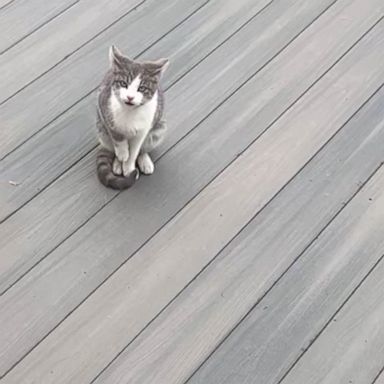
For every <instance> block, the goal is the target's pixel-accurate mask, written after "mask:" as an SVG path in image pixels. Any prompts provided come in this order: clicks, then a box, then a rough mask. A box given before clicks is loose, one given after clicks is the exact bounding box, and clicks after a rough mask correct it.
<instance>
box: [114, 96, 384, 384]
mask: <svg viewBox="0 0 384 384" xmlns="http://www.w3.org/2000/svg"><path fill="white" fill-rule="evenodd" d="M383 101H384V90H383V89H382V90H381V91H380V92H379V94H378V95H376V96H375V97H374V98H373V99H372V100H371V101H370V102H369V103H368V105H367V106H366V107H365V108H364V109H363V110H362V111H361V112H360V113H359V114H358V115H357V116H356V117H355V118H354V119H353V120H352V121H351V122H350V123H349V124H348V125H347V126H346V127H345V128H344V130H343V131H342V132H341V134H339V135H338V136H337V137H336V138H335V139H334V140H333V143H331V144H330V145H329V146H328V148H326V149H325V150H324V151H323V153H322V154H320V156H318V159H314V160H313V161H312V162H311V163H310V165H309V166H308V169H307V170H304V171H303V172H302V174H301V175H299V176H298V177H297V178H296V179H295V180H294V181H293V182H292V185H289V186H288V187H287V188H286V189H285V190H284V191H283V192H282V193H281V194H280V195H279V196H278V197H277V198H276V199H275V201H273V202H272V204H271V206H269V207H268V208H267V209H266V210H265V211H264V212H263V213H262V214H261V215H260V217H258V218H257V219H256V220H255V221H254V223H252V224H251V225H250V226H249V227H250V228H249V229H246V230H245V231H244V233H242V234H241V235H240V239H242V240H241V245H240V240H239V241H238V242H237V245H236V247H235V246H233V247H232V249H231V252H232V253H234V252H235V251H236V250H239V251H238V252H237V253H234V254H233V257H235V258H236V260H238V261H234V260H233V259H232V263H233V264H236V263H238V262H239V260H241V263H243V261H244V260H249V262H250V264H247V268H246V267H244V268H243V271H247V272H244V274H243V275H238V276H237V277H236V278H235V279H234V280H233V281H244V280H245V278H246V277H247V276H248V278H249V277H251V276H254V277H255V279H256V277H257V276H259V275H260V273H261V272H260V270H261V271H262V272H264V276H268V277H264V276H263V275H262V274H261V275H260V276H261V277H262V279H270V276H271V274H272V275H273V274H275V272H274V269H275V268H277V267H276V266H278V265H279V264H281V263H283V264H284V263H287V262H289V261H292V260H294V259H295V257H296V256H297V255H300V254H301V252H302V251H303V250H304V249H305V247H304V246H303V245H304V243H302V242H303V241H305V238H307V237H308V233H311V236H312V237H315V236H316V235H317V233H318V232H319V230H320V227H319V225H318V221H319V220H320V222H322V223H323V224H324V223H326V221H327V219H329V218H330V217H331V216H332V215H334V213H335V210H334V208H333V207H332V205H333V204H336V205H337V207H338V208H339V207H342V206H343V205H345V203H346V202H347V201H348V199H349V198H350V197H351V195H352V194H353V193H355V192H356V191H357V190H358V188H359V186H360V185H361V184H362V183H363V182H364V181H365V180H366V178H367V176H368V175H369V174H370V173H371V172H372V171H373V170H374V169H375V167H377V166H378V165H379V164H380V163H381V162H382V161H383V154H382V150H380V147H382V145H383V140H384V129H383V128H384V112H383V109H382V103H383ZM361 127H364V130H362V129H361ZM365 129H366V130H365ZM373 154H376V156H374V157H376V159H375V162H373V163H371V164H370V166H368V168H365V165H366V162H367V161H369V160H368V159H370V158H371V156H372V155H373ZM372 160H373V158H372ZM362 166H363V167H362ZM362 168H365V170H363V169H362ZM383 173H384V172H383V171H381V172H380V173H379V175H378V176H375V179H374V180H371V181H370V182H369V185H368V186H365V187H364V190H363V192H361V193H360V194H359V195H358V196H357V197H355V199H354V200H353V201H352V202H351V203H350V204H348V206H347V207H346V208H345V209H344V211H343V212H341V214H339V215H338V217H337V218H336V219H335V220H334V221H333V222H332V223H331V224H330V225H329V227H328V228H327V229H326V230H325V231H324V233H322V234H321V235H320V236H319V237H316V240H315V242H314V243H313V244H312V245H311V247H310V248H309V249H308V250H307V251H306V252H305V253H304V255H302V256H301V257H300V259H299V260H298V261H297V262H296V264H295V265H293V267H291V269H290V270H289V271H288V272H287V273H286V274H285V275H284V277H283V278H282V279H281V281H279V283H278V284H277V285H276V286H275V287H274V288H273V289H272V291H270V292H269V293H268V294H267V295H266V296H265V297H263V299H262V300H261V301H260V302H259V303H258V304H257V306H256V307H255V309H253V311H252V312H251V313H250V314H249V315H248V316H247V317H246V318H245V320H244V321H242V322H241V324H240V325H239V326H238V327H237V328H236V329H235V330H234V332H233V333H232V334H231V335H230V336H229V337H228V339H227V340H226V341H225V342H224V343H223V344H222V345H221V346H220V347H219V348H218V350H216V351H215V353H214V354H213V355H212V356H211V357H210V358H209V359H208V360H207V361H206V362H205V363H204V365H203V366H202V368H200V370H199V371H198V372H197V373H196V374H195V375H194V376H193V377H192V379H191V380H190V381H189V382H188V383H191V384H192V383H193V384H195V383H212V384H214V383H228V384H231V383H236V384H246V383H254V378H255V377H257V378H258V381H260V382H261V383H265V384H269V383H277V382H279V380H281V379H282V378H283V375H284V374H285V373H286V372H287V370H288V369H289V368H290V367H291V366H292V365H293V364H294V362H295V361H296V360H297V359H298V358H299V357H300V355H302V353H303V351H305V349H306V348H307V347H308V345H309V344H310V343H311V341H312V340H313V339H314V338H315V337H316V335H317V334H318V333H319V332H320V331H321V329H322V328H323V327H324V326H325V325H326V324H327V322H328V321H329V319H330V318H332V316H333V314H334V313H335V312H336V311H337V310H338V308H339V307H340V306H341V305H342V304H343V302H344V301H345V300H346V299H347V298H348V296H349V295H350V294H351V293H352V292H353V290H354V289H355V288H356V287H357V286H358V284H359V283H360V282H361V280H362V279H363V278H364V277H365V276H366V274H367V273H369V271H370V269H371V268H372V267H373V266H374V265H375V263H376V262H377V260H378V259H379V258H380V257H381V256H382V254H383V247H384V241H383V239H382V236H380V233H381V232H380V229H381V228H382V227H383V225H384V221H383V219H382V218H380V217H379V215H377V212H380V209H381V208H380V205H382V204H383V203H384V201H383V196H382V193H381V192H380V186H383V182H384V181H383V178H384V177H383ZM334 183H336V184H334ZM348 189H349V190H348ZM311 190H313V191H311ZM329 210H331V211H329ZM273 212H274V213H273ZM375 212H376V213H375ZM324 215H328V217H326V216H324ZM263 218H264V222H265V224H264V225H263ZM255 250H260V252H259V251H258V252H255ZM259 253H261V255H259ZM224 262H225V261H224ZM231 268H233V267H231ZM268 268H272V270H273V273H272V272H270V271H269V270H268ZM248 269H249V270H248ZM266 269H267V270H266ZM212 281H213V280H211V283H212ZM197 284H198V283H197V282H196V285H197ZM249 286H255V287H256V288H255V291H254V294H253V295H252V296H251V295H250V294H249V293H248V294H245V293H244V294H243V295H242V297H248V296H250V297H251V299H250V301H251V300H253V302H254V303H256V302H257V300H258V299H260V297H261V296H262V294H264V293H265V283H264V281H263V280H261V281H255V282H254V283H252V284H251V283H249ZM202 288H203V287H201V288H199V289H202ZM218 289H219V288H218ZM236 289H237V288H236ZM221 292H223V296H224V297H225V299H226V300H225V306H226V307H227V310H228V312H229V305H230V304H229V300H231V297H232V296H231V295H232V292H231V291H230V289H228V287H226V289H225V290H224V287H222V288H221ZM238 296H239V295H237V297H238ZM187 300H189V298H188V299H187ZM212 300H214V298H213V299H212ZM239 300H243V301H245V300H246V299H241V298H240V299H239ZM216 301H220V297H219V296H217V297H216ZM221 302H223V300H222V299H221ZM185 304H186V303H185ZM185 304H183V306H185ZM175 305H176V303H175ZM204 308H207V309H206V312H207V317H206V319H207V320H206V324H213V323H211V322H210V319H211V318H210V317H209V315H210V314H211V312H210V309H208V308H210V307H209V306H206V305H204ZM250 308H252V307H250ZM213 313H214V311H212V315H214V314H213ZM192 316H193V315H192ZM193 320H194V321H197V320H195V319H193ZM191 321H192V320H191ZM208 321H209V323H208ZM202 326H203V327H204V324H203V325H202ZM207 327H208V325H207ZM176 328H177V327H176ZM212 328H213V326H209V329H210V330H212ZM163 329H164V328H163ZM184 331H185V332H186V334H188V335H189V334H190V333H189V332H188V331H186V330H184ZM203 332H205V331H203ZM214 332H215V331H214ZM159 334H161V333H160V332H159ZM147 344H148V343H147ZM136 349H138V348H136ZM127 352H128V351H127ZM132 353H134V354H136V352H132ZM124 364H125V362H124ZM119 368H120V367H119ZM119 368H116V369H117V370H118V369H119ZM121 369H122V368H120V369H119V370H120V371H121ZM302 382H303V383H304V382H307V381H302ZM333 382H334V383H339V382H340V383H343V382H346V383H348V380H347V381H343V380H340V381H338V380H334V381H333ZM353 382H355V381H353ZM366 382H367V381H366ZM297 383H301V381H297Z"/></svg>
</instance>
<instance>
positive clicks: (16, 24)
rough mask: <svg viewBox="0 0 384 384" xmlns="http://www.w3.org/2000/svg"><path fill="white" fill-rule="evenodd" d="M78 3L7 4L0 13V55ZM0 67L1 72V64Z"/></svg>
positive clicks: (35, 0)
mask: <svg viewBox="0 0 384 384" xmlns="http://www.w3.org/2000/svg"><path fill="white" fill-rule="evenodd" d="M79 1H80V0H50V1H44V0H33V1H30V0H16V1H13V2H12V3H9V4H8V5H7V6H6V7H4V9H2V10H1V11H0V36H1V38H0V55H3V54H4V52H5V51H6V50H8V49H10V48H11V47H12V46H14V45H16V44H17V43H18V42H19V41H21V40H23V39H24V38H26V37H27V36H28V35H29V34H31V33H32V34H33V32H35V31H37V30H38V29H39V28H42V27H43V26H44V25H46V24H47V23H49V22H50V21H51V20H52V19H54V18H55V17H57V16H58V15H60V14H61V13H63V12H65V11H66V10H68V9H70V8H71V7H72V6H74V5H75V4H76V3H78V2H79ZM5 4H7V3H5ZM5 4H3V5H5ZM1 6H2V4H1V3H0V7H1ZM0 62H1V61H0ZM0 66H1V69H2V70H3V66H2V64H0ZM13 80H15V79H13ZM1 90H2V92H1V97H3V94H4V92H5V90H4V89H3V88H1Z"/></svg>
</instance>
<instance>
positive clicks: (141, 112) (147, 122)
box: [110, 94, 157, 138]
mask: <svg viewBox="0 0 384 384" xmlns="http://www.w3.org/2000/svg"><path fill="white" fill-rule="evenodd" d="M110 107H111V112H112V116H113V121H114V125H115V128H117V130H118V131H119V132H121V133H122V134H124V135H125V136H126V137H128V138H129V137H133V136H135V135H136V134H137V133H138V132H142V133H147V132H149V130H150V129H151V128H152V123H153V119H154V116H155V113H156V108H157V94H155V95H154V96H153V98H152V99H151V100H150V101H149V102H148V103H146V104H144V105H142V106H140V107H136V108H132V107H128V106H126V105H123V104H121V103H120V102H119V100H118V99H117V97H116V96H115V95H112V96H111V98H110Z"/></svg>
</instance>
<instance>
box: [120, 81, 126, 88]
mask: <svg viewBox="0 0 384 384" xmlns="http://www.w3.org/2000/svg"><path fill="white" fill-rule="evenodd" d="M119 85H120V87H123V88H128V84H127V83H126V82H125V81H123V80H122V81H119Z"/></svg>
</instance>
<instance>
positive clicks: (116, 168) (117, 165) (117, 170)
mask: <svg viewBox="0 0 384 384" xmlns="http://www.w3.org/2000/svg"><path fill="white" fill-rule="evenodd" d="M112 172H113V173H114V174H115V175H117V176H121V175H122V174H123V167H122V164H121V162H120V160H119V159H118V158H117V157H115V158H114V160H113V164H112Z"/></svg>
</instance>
